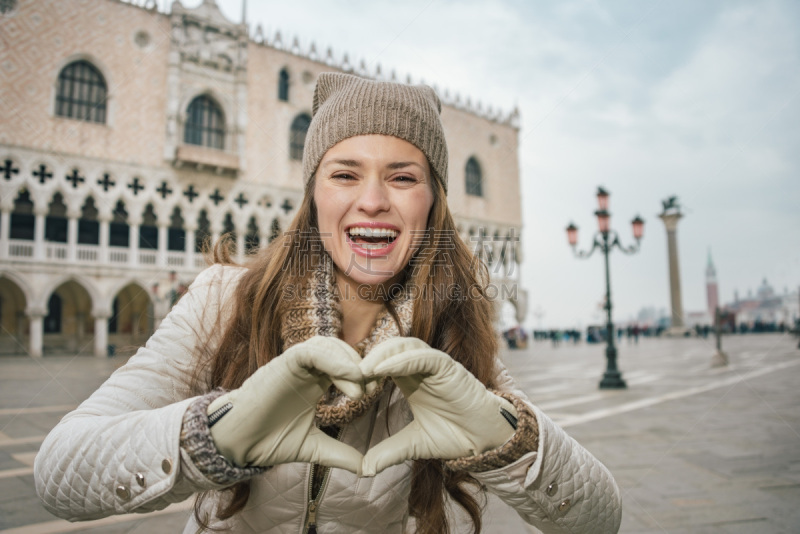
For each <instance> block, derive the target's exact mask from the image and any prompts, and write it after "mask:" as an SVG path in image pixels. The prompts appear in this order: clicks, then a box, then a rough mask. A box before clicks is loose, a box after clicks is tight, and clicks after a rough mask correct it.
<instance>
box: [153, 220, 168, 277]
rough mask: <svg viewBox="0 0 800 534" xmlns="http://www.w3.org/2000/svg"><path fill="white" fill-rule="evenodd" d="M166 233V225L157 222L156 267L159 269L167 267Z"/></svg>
mask: <svg viewBox="0 0 800 534" xmlns="http://www.w3.org/2000/svg"><path fill="white" fill-rule="evenodd" d="M167 233H168V228H167V225H166V224H162V223H160V222H159V224H158V256H157V260H156V265H158V266H160V267H166V266H167V237H168V236H167Z"/></svg>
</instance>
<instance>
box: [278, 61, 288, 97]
mask: <svg viewBox="0 0 800 534" xmlns="http://www.w3.org/2000/svg"><path fill="white" fill-rule="evenodd" d="M278 100H282V101H284V102H288V101H289V71H288V70H286V69H281V72H280V74H278Z"/></svg>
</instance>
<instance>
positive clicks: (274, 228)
mask: <svg viewBox="0 0 800 534" xmlns="http://www.w3.org/2000/svg"><path fill="white" fill-rule="evenodd" d="M280 235H281V223H279V222H278V219H272V225H271V226H270V228H269V242H270V243H272V241H273V240H275V239H276V238H277V237H278V236H280Z"/></svg>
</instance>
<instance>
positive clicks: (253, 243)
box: [244, 217, 260, 254]
mask: <svg viewBox="0 0 800 534" xmlns="http://www.w3.org/2000/svg"><path fill="white" fill-rule="evenodd" d="M259 244H260V238H259V237H258V223H257V222H256V218H255V217H250V221H248V223H247V234H245V236H244V251H245V252H246V253H247V254H251V253H253V252H256V251H257V250H258V246H259Z"/></svg>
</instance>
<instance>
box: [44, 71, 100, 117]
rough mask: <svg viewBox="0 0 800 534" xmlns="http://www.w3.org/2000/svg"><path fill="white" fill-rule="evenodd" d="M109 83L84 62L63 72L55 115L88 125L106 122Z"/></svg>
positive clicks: (59, 79)
mask: <svg viewBox="0 0 800 534" xmlns="http://www.w3.org/2000/svg"><path fill="white" fill-rule="evenodd" d="M106 98H107V89H106V81H105V80H104V79H103V75H102V74H100V71H99V70H97V68H96V67H95V66H94V65H92V64H91V63H89V62H88V61H85V60H79V61H74V62H72V63H70V64H69V65H67V66H66V67H64V68H63V69H61V73H60V74H59V75H58V90H57V92H56V115H58V116H59V117H68V118H70V119H78V120H81V121H87V122H100V123H105V122H106Z"/></svg>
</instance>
